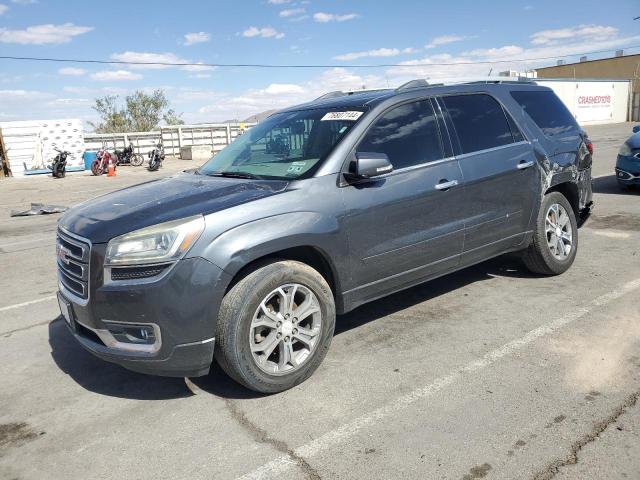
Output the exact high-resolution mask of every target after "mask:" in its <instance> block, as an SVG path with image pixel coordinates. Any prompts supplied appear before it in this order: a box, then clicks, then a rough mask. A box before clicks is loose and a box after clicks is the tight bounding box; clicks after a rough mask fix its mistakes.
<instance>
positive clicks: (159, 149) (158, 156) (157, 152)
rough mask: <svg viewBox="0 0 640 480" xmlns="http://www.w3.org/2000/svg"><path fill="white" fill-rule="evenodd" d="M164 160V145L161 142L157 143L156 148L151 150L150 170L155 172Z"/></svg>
mask: <svg viewBox="0 0 640 480" xmlns="http://www.w3.org/2000/svg"><path fill="white" fill-rule="evenodd" d="M163 160H164V147H163V146H162V144H161V143H158V145H156V148H154V149H153V150H151V151H150V152H149V171H150V172H155V171H156V170H158V169H159V168H160V167H161V166H162V161H163Z"/></svg>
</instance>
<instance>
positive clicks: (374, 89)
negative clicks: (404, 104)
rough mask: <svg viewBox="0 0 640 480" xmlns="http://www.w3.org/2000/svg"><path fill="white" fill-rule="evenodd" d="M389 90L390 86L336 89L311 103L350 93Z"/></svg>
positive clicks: (345, 95)
mask: <svg viewBox="0 0 640 480" xmlns="http://www.w3.org/2000/svg"><path fill="white" fill-rule="evenodd" d="M385 90H388V88H362V89H360V90H347V91H344V92H343V91H342V90H335V91H333V92H329V93H325V94H324V95H320V96H319V97H318V98H316V99H314V100H312V101H311V103H314V102H317V101H319V100H327V99H329V98H337V97H347V96H349V95H357V94H359V93H370V92H384V91H385Z"/></svg>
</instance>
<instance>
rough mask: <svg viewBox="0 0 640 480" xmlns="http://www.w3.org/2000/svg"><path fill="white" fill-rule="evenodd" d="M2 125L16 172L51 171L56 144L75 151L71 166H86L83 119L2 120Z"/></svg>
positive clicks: (57, 146) (68, 166)
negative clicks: (49, 168) (84, 159)
mask: <svg viewBox="0 0 640 480" xmlns="http://www.w3.org/2000/svg"><path fill="white" fill-rule="evenodd" d="M0 129H1V131H2V138H3V139H4V143H5V146H6V148H7V157H8V159H9V165H11V171H12V173H13V175H16V176H17V175H21V174H23V173H25V174H27V173H37V172H47V171H48V170H47V165H49V164H51V162H52V160H53V158H54V157H55V156H56V155H57V152H56V150H55V149H56V148H58V149H60V150H67V151H68V152H70V153H71V155H70V156H69V157H68V158H67V168H68V169H69V170H77V169H83V168H84V163H83V161H82V153H83V152H84V140H83V139H82V135H83V132H82V121H81V120H79V119H73V118H65V119H59V120H34V121H17V122H0Z"/></svg>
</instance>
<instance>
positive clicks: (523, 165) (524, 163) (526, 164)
mask: <svg viewBox="0 0 640 480" xmlns="http://www.w3.org/2000/svg"><path fill="white" fill-rule="evenodd" d="M532 166H533V160H529V161H528V162H527V161H525V160H521V161H520V163H519V164H518V170H524V169H525V168H529V167H532Z"/></svg>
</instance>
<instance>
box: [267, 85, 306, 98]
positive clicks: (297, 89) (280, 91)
mask: <svg viewBox="0 0 640 480" xmlns="http://www.w3.org/2000/svg"><path fill="white" fill-rule="evenodd" d="M264 93H266V94H267V95H291V94H298V93H304V88H302V87H301V86H300V85H295V84H292V83H272V84H271V85H269V86H268V87H267V88H265V89H264Z"/></svg>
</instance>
